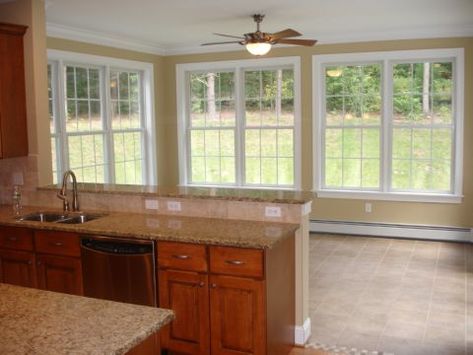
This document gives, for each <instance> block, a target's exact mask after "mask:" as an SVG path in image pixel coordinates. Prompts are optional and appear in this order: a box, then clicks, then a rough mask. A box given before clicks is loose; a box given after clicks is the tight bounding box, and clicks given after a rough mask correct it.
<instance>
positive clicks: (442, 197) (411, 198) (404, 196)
mask: <svg viewBox="0 0 473 355" xmlns="http://www.w3.org/2000/svg"><path fill="white" fill-rule="evenodd" d="M315 192H316V194H317V197H318V198H339V199H358V200H380V201H401V202H430V203H461V202H462V200H463V195H447V194H419V193H417V194H416V193H406V192H375V191H346V190H317V191H315Z"/></svg>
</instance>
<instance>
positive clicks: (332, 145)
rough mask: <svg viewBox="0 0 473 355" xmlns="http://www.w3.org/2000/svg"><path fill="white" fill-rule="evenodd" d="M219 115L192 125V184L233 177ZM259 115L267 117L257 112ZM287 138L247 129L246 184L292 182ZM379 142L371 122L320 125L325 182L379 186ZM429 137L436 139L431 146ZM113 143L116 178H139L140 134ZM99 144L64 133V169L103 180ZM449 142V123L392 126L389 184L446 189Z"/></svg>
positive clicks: (284, 133) (96, 138) (280, 132)
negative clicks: (212, 126) (66, 153)
mask: <svg viewBox="0 0 473 355" xmlns="http://www.w3.org/2000/svg"><path fill="white" fill-rule="evenodd" d="M260 119H261V117H256V114H254V115H253V116H251V122H261V121H260ZM220 121H221V122H220V123H219V125H218V126H220V129H216V130H210V131H209V130H202V129H197V128H196V129H195V130H193V131H192V133H191V164H192V181H193V182H196V183H199V182H204V181H207V182H210V183H217V184H218V183H228V184H231V183H234V181H235V150H234V149H235V148H234V142H235V137H234V133H233V129H228V128H230V127H232V126H233V124H234V123H233V121H234V118H232V116H231V115H228V114H227V115H226V116H224V118H223V119H221V120H220ZM222 121H223V122H222ZM229 121H232V122H231V123H229ZM263 121H264V122H267V121H266V120H264V117H263ZM192 122H193V126H194V127H198V126H199V125H201V126H205V118H203V117H200V118H199V119H197V118H196V119H195V120H193V121H192ZM280 122H284V123H289V122H291V123H292V118H291V117H289V116H288V115H284V116H283V119H282V120H280ZM275 123H277V122H275ZM88 125H89V122H88V120H79V125H78V127H79V128H82V129H85V128H87V127H88ZM207 126H208V124H207ZM255 126H257V125H256V124H255ZM274 126H277V124H274ZM225 127H227V129H225ZM215 128H218V127H215ZM431 132H433V133H431ZM292 137H293V130H292V129H275V128H274V129H272V128H269V129H264V130H260V129H259V128H258V127H255V128H254V129H247V130H246V132H245V151H246V157H245V165H246V175H245V179H246V181H247V183H249V184H268V185H271V184H282V185H292V184H293V182H294V173H293V170H294V166H293V164H294V163H293V145H292V141H293V138H292ZM379 140H380V138H379V130H378V129H377V128H364V129H361V128H356V127H355V126H351V127H345V128H342V126H340V127H336V128H327V129H326V136H325V154H326V163H325V185H326V186H327V187H333V188H341V187H345V188H353V189H360V188H361V189H367V190H376V189H377V188H378V187H379V184H380V181H379V176H380V153H379V152H380V146H379ZM432 141H433V142H435V144H434V145H433V146H432V147H431V142H432ZM114 143H115V147H114V150H115V152H114V153H115V157H116V161H115V175H116V183H138V184H140V183H141V182H142V180H141V171H142V170H141V169H142V166H141V163H142V160H141V148H140V134H139V133H125V134H122V133H118V134H115V136H114ZM103 144H104V142H103V138H102V135H100V134H95V135H94V134H90V135H87V136H75V137H70V138H69V147H68V148H69V155H70V158H69V159H70V167H71V169H73V170H74V171H75V172H76V174H77V177H78V180H79V181H81V182H95V181H103V178H104V174H105V167H104V162H105V160H104V156H103V151H104V147H103ZM451 145H452V138H451V131H450V130H449V129H436V130H433V131H431V130H430V129H429V128H425V129H424V128H418V129H413V130H411V129H405V128H394V131H393V147H392V156H393V161H392V172H393V175H392V187H393V188H394V189H399V190H420V189H422V190H435V191H447V190H450V170H451ZM54 156H55V154H54V153H53V157H54ZM95 165H96V166H95Z"/></svg>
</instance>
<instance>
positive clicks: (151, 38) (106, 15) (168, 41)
mask: <svg viewBox="0 0 473 355" xmlns="http://www.w3.org/2000/svg"><path fill="white" fill-rule="evenodd" d="M254 13H263V14H266V18H265V19H264V21H263V24H262V30H263V31H265V32H276V31H279V30H282V29H284V28H288V27H290V28H293V29H295V30H297V31H299V32H301V33H303V34H304V37H305V38H314V39H318V40H319V43H339V42H354V41H369V40H384V39H405V38H433V37H452V36H473V0H293V1H288V0H258V1H255V0H133V1H130V0H80V1H77V0H46V15H47V23H48V35H50V36H55V37H63V38H69V39H75V40H82V41H87V42H93V43H99V44H106V45H111V46H116V47H121V48H129V49H136V50H142V51H146V52H151V53H159V54H177V53H195V52H203V51H212V50H219V51H221V50H229V49H235V48H236V47H238V45H236V47H235V46H232V45H231V46H223V47H221V46H215V47H213V46H212V47H200V44H201V43H204V42H213V41H220V40H225V39H224V38H222V37H217V36H215V35H212V32H220V33H227V34H234V35H240V34H242V33H245V32H252V31H254V29H255V25H254V23H253V20H252V19H251V17H250V16H251V15H252V14H254Z"/></svg>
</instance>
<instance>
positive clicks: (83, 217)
mask: <svg viewBox="0 0 473 355" xmlns="http://www.w3.org/2000/svg"><path fill="white" fill-rule="evenodd" d="M103 216H104V215H103V214H88V213H85V214H82V213H81V214H74V215H69V216H67V217H66V218H64V219H61V220H58V221H56V223H64V224H82V223H85V222H88V221H92V220H94V219H97V218H100V217H103Z"/></svg>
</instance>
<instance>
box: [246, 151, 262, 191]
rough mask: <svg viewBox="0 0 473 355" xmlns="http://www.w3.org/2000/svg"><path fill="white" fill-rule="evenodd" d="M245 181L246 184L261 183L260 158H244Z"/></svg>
mask: <svg viewBox="0 0 473 355" xmlns="http://www.w3.org/2000/svg"><path fill="white" fill-rule="evenodd" d="M245 181H246V183H247V184H260V183H261V160H260V158H249V157H247V158H246V159H245Z"/></svg>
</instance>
